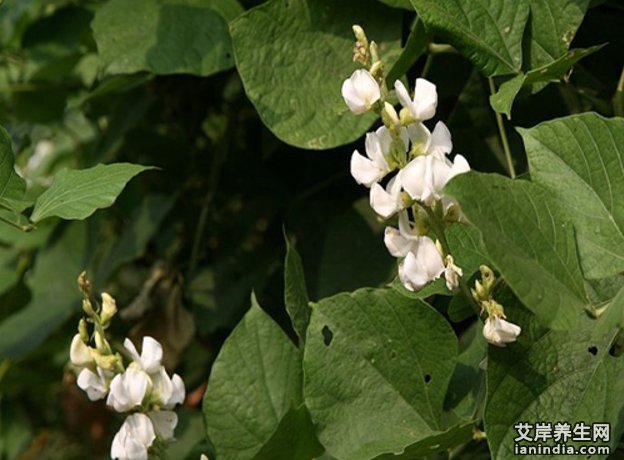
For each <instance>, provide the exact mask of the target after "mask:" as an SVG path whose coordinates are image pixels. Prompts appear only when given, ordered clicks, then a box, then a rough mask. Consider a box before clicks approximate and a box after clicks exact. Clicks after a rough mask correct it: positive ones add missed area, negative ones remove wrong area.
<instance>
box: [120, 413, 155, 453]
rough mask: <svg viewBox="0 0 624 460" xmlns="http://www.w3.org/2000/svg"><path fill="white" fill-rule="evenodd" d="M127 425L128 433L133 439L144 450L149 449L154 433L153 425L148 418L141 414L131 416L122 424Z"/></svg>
mask: <svg viewBox="0 0 624 460" xmlns="http://www.w3.org/2000/svg"><path fill="white" fill-rule="evenodd" d="M124 423H126V424H127V425H128V431H129V433H131V434H132V436H133V437H134V439H136V440H137V441H139V442H140V443H141V444H143V445H144V446H145V447H146V448H147V447H150V446H151V445H152V443H153V442H154V439H156V433H154V425H153V424H152V421H151V420H150V418H149V417H148V416H147V415H145V414H141V413H137V414H132V415H130V416H129V417H128V418H126V421H125V422H124Z"/></svg>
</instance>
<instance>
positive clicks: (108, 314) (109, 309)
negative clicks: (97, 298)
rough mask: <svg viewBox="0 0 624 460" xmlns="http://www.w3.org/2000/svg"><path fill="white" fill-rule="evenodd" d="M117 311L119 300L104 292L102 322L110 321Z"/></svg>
mask: <svg viewBox="0 0 624 460" xmlns="http://www.w3.org/2000/svg"><path fill="white" fill-rule="evenodd" d="M116 313H117V302H116V301H115V299H113V298H112V297H111V296H110V295H108V294H107V293H106V292H103V293H102V315H101V317H102V323H104V324H106V323H108V322H109V321H110V320H111V319H112V318H113V316H115V314H116Z"/></svg>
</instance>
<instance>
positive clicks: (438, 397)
mask: <svg viewBox="0 0 624 460" xmlns="http://www.w3.org/2000/svg"><path fill="white" fill-rule="evenodd" d="M456 356H457V339H456V337H455V334H454V333H453V330H452V329H451V327H450V326H449V324H448V323H447V322H446V320H445V319H444V317H443V316H442V315H440V314H439V313H438V312H437V311H435V310H434V309H433V308H431V307H430V306H428V305H427V304H425V303H424V302H422V301H420V300H417V299H410V298H407V297H405V296H403V295H401V294H399V293H398V292H396V291H394V290H392V289H377V290H372V289H362V290H358V291H355V292H353V293H343V294H338V295H336V296H333V297H330V298H327V299H323V300H321V301H319V302H318V304H314V305H313V308H312V317H311V321H310V325H309V327H308V336H307V340H306V347H305V354H304V376H305V377H304V379H305V382H304V393H305V400H306V404H307V406H308V408H309V409H310V413H311V414H312V419H313V420H314V421H315V423H316V424H317V430H318V431H317V432H318V435H319V440H320V441H321V443H322V444H323V445H324V446H325V448H326V449H327V451H328V452H329V453H330V454H331V455H333V456H334V457H336V458H339V459H341V460H351V459H353V460H356V459H357V460H360V459H363V458H373V457H376V456H378V455H381V454H387V453H388V454H389V453H396V454H399V453H402V452H403V450H404V449H405V448H406V447H408V446H410V445H412V444H415V443H417V442H426V440H427V438H430V437H433V436H438V435H440V434H442V432H444V431H445V430H446V427H445V425H444V422H443V420H442V405H443V401H444V396H445V394H446V388H447V385H448V382H449V380H450V378H451V374H452V373H453V369H454V367H455V358H456Z"/></svg>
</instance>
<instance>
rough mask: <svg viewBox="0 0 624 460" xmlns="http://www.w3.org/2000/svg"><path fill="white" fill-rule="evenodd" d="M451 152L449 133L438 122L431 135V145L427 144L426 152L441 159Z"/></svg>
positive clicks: (443, 125)
mask: <svg viewBox="0 0 624 460" xmlns="http://www.w3.org/2000/svg"><path fill="white" fill-rule="evenodd" d="M452 150H453V141H452V140H451V132H450V131H449V129H448V128H447V126H446V125H445V124H444V123H443V122H441V121H438V122H437V123H436V125H435V128H433V133H431V143H430V144H429V148H428V152H429V153H430V154H431V155H435V156H437V157H438V158H440V159H443V158H444V156H445V155H447V154H449V153H451V151H452Z"/></svg>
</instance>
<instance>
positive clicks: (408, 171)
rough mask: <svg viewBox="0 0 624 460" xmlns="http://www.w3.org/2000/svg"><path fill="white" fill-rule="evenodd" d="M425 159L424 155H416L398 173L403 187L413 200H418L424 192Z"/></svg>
mask: <svg viewBox="0 0 624 460" xmlns="http://www.w3.org/2000/svg"><path fill="white" fill-rule="evenodd" d="M426 161H427V160H426V157H424V156H419V157H416V158H414V159H413V160H412V161H410V162H409V163H408V164H407V166H405V167H404V168H403V169H402V170H401V172H400V173H399V177H400V180H401V185H402V186H403V189H404V190H405V191H406V192H407V193H408V194H409V196H411V197H412V198H413V199H414V200H420V199H421V197H422V195H423V192H424V188H425V173H426V167H427V165H426Z"/></svg>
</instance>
